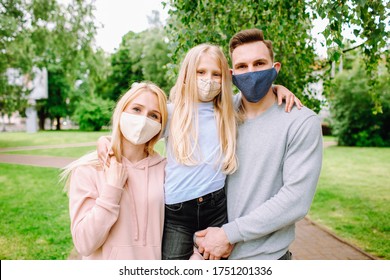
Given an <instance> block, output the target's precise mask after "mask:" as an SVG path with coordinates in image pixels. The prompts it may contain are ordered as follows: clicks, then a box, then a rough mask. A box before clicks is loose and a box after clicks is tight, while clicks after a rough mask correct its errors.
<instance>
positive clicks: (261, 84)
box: [233, 67, 278, 103]
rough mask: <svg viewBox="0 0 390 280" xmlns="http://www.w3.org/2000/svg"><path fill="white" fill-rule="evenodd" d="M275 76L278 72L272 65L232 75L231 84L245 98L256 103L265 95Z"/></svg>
mask: <svg viewBox="0 0 390 280" xmlns="http://www.w3.org/2000/svg"><path fill="white" fill-rule="evenodd" d="M277 76H278V72H277V71H276V69H275V68H274V67H272V68H270V69H267V70H262V71H256V72H248V73H244V74H239V75H233V84H234V85H235V86H236V87H237V88H238V89H239V90H240V91H241V93H242V94H243V95H244V97H245V99H246V100H248V101H249V102H251V103H257V102H259V101H260V100H261V99H262V98H263V97H264V96H266V95H267V93H268V90H269V88H270V87H271V85H272V83H273V82H274V81H275V79H276V77H277Z"/></svg>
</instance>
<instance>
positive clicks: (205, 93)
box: [197, 78, 221, 102]
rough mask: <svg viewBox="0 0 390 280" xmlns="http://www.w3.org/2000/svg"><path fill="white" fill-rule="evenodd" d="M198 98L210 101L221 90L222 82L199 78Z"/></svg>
mask: <svg viewBox="0 0 390 280" xmlns="http://www.w3.org/2000/svg"><path fill="white" fill-rule="evenodd" d="M197 85H198V98H199V100H200V101H203V102H209V101H211V100H213V99H214V97H216V96H217V95H218V94H219V93H220V92H221V83H218V82H216V81H213V80H210V79H200V78H198V79H197Z"/></svg>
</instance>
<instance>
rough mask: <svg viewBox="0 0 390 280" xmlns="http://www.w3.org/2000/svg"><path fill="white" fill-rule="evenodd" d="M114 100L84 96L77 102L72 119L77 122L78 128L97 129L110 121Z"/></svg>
mask: <svg viewBox="0 0 390 280" xmlns="http://www.w3.org/2000/svg"><path fill="white" fill-rule="evenodd" d="M113 108H114V102H113V101H111V100H106V99H102V98H100V97H93V98H91V99H87V98H84V99H83V100H81V101H80V103H79V104H78V106H77V108H76V110H75V112H74V114H73V119H74V121H76V122H77V123H78V124H79V127H80V130H84V131H99V130H101V129H102V127H103V126H105V125H108V124H109V123H110V119H111V116H112V113H113Z"/></svg>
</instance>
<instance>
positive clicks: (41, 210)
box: [0, 163, 73, 260]
mask: <svg viewBox="0 0 390 280" xmlns="http://www.w3.org/2000/svg"><path fill="white" fill-rule="evenodd" d="M0 170H1V172H0V201H1V204H0V215H1V227H0V259H2V260H7V259H19V260H21V259H24V260H50V259H67V258H68V255H69V253H70V251H71V249H72V247H73V245H72V238H71V236H70V231H69V229H70V227H69V214H68V213H69V212H68V198H67V196H66V195H65V193H63V192H62V186H60V185H59V184H58V169H55V168H40V167H32V166H23V165H12V164H2V163H0Z"/></svg>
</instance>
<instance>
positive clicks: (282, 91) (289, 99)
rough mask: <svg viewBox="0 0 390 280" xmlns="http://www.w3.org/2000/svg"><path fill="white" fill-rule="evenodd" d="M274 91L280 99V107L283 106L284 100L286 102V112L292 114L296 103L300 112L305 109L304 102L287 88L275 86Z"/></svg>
mask: <svg viewBox="0 0 390 280" xmlns="http://www.w3.org/2000/svg"><path fill="white" fill-rule="evenodd" d="M272 89H273V91H274V93H276V95H277V97H278V105H281V104H282V102H283V99H285V100H286V107H285V111H286V112H291V109H292V107H293V106H294V103H295V105H296V106H297V108H298V110H300V109H301V108H302V107H303V104H302V102H301V101H300V100H299V99H298V98H297V97H296V96H295V95H294V94H293V93H292V92H291V91H289V90H288V89H287V88H286V87H284V86H281V85H273V86H272Z"/></svg>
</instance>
